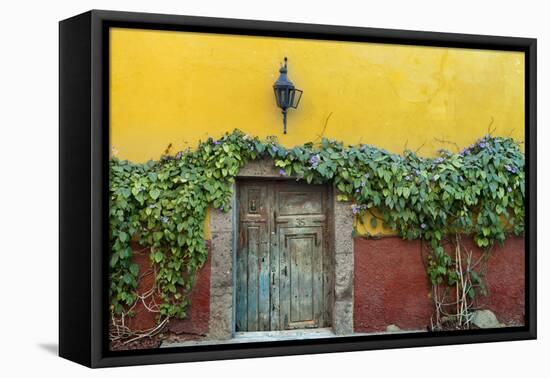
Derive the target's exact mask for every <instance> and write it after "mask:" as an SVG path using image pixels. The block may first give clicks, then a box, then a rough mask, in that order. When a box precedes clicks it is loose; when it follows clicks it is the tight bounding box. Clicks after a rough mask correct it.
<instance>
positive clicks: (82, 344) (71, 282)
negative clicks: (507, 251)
mask: <svg viewBox="0 0 550 378" xmlns="http://www.w3.org/2000/svg"><path fill="white" fill-rule="evenodd" d="M114 26H118V27H125V28H140V29H156V30H179V31H194V32H209V33H222V34H240V35H258V36H277V37H291V38H305V39H325V40H344V41H362V42H377V43H385V44H404V45H423V46H442V47H460V48H475V49H496V50H507V51H521V52H524V53H525V68H526V69H525V154H526V184H527V186H526V194H527V195H526V212H527V214H526V235H525V243H526V245H525V247H526V254H525V259H526V261H525V262H526V264H525V267H526V272H525V277H526V282H525V296H526V298H525V305H526V308H525V326H522V327H513V328H505V329H486V330H475V332H472V331H451V332H448V331H442V332H437V333H428V332H427V333H412V334H399V335H397V334H396V335H392V334H385V335H374V336H353V337H341V338H334V339H318V340H295V341H277V342H262V343H248V344H224V345H205V346H192V347H185V348H167V349H155V350H141V351H125V352H111V351H109V349H108V345H107V341H108V340H107V339H108V337H107V334H108V333H107V326H108V314H107V309H108V300H107V294H108V274H107V267H108V261H107V256H108V254H107V252H106V251H107V250H108V230H109V228H108V227H109V225H108V190H107V187H108V158H109V117H108V111H107V109H108V105H109V91H108V51H109V39H108V38H107V37H108V28H110V27H114ZM536 50H537V48H536V39H532V38H516V37H498V36H485V35H468V34H451V33H435V32H423V31H407V30H387V29H376V28H362V27H347V26H346V27H344V26H332V25H313V24H298V23H285V22H268V21H250V20H237V19H225V18H206V17H189V16H176V15H164V14H146V13H131V12H115V11H103V10H92V11H89V12H86V13H83V14H81V15H78V16H75V17H72V18H69V19H66V20H63V21H61V22H60V24H59V90H60V95H59V159H60V160H59V172H60V175H59V185H60V191H59V213H60V214H59V215H60V217H59V218H60V223H59V355H60V356H61V357H64V358H66V359H69V360H72V361H74V362H77V363H80V364H83V365H86V366H89V367H94V368H95V367H109V366H120V365H140V364H158V363H171V362H187V361H203V360H219V359H233V358H248V357H265V356H280V355H299V354H309V353H330V352H344V351H357V350H370V349H386V348H406V347H418V346H434V345H449V344H465V343H481V342H496V341H511V340H527V339H535V338H536V335H537V316H536V85H537V82H536V61H537V56H536Z"/></svg>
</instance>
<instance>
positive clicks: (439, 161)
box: [434, 157, 445, 164]
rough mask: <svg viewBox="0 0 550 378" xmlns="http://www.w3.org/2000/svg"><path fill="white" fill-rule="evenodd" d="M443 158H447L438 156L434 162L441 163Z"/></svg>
mask: <svg viewBox="0 0 550 378" xmlns="http://www.w3.org/2000/svg"><path fill="white" fill-rule="evenodd" d="M443 160H445V159H443V158H442V157H438V158H437V159H435V160H434V163H435V164H439V163H442V162H443Z"/></svg>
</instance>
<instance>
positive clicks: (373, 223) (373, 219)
mask: <svg viewBox="0 0 550 378" xmlns="http://www.w3.org/2000/svg"><path fill="white" fill-rule="evenodd" d="M370 225H371V226H372V228H376V226H378V221H377V220H376V218H375V217H371V218H370Z"/></svg>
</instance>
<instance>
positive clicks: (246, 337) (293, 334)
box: [160, 328, 349, 348]
mask: <svg viewBox="0 0 550 378" xmlns="http://www.w3.org/2000/svg"><path fill="white" fill-rule="evenodd" d="M348 336H349V335H348ZM332 337H339V336H338V335H335V334H334V332H333V331H332V328H311V329H295V330H285V331H258V332H256V331H253V332H236V333H235V335H234V336H233V337H232V338H231V339H228V340H212V339H202V340H186V341H180V342H169V341H167V340H165V341H163V342H162V344H161V345H160V347H161V348H172V347H182V346H194V345H217V344H241V343H256V342H269V341H284V340H309V339H324V338H332Z"/></svg>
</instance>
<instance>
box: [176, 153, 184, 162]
mask: <svg viewBox="0 0 550 378" xmlns="http://www.w3.org/2000/svg"><path fill="white" fill-rule="evenodd" d="M182 156H183V153H182V152H181V151H180V152H178V153H177V154H176V159H178V160H179V159H181V157H182Z"/></svg>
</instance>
